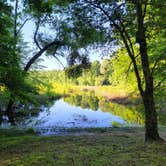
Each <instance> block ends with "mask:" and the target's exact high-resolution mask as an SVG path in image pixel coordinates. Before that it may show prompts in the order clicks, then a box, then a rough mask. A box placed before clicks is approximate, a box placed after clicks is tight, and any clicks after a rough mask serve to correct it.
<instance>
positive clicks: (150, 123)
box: [136, 0, 162, 141]
mask: <svg viewBox="0 0 166 166" xmlns="http://www.w3.org/2000/svg"><path fill="white" fill-rule="evenodd" d="M136 9H137V23H138V32H137V42H138V43H139V45H140V56H141V64H142V70H143V76H144V82H145V90H144V91H142V93H141V96H142V99H143V104H144V108H145V130H146V132H145V141H160V140H162V139H161V138H160V136H159V133H158V123H157V113H156V108H155V102H154V93H153V77H152V74H151V71H150V65H149V59H148V50H147V42H146V35H145V31H146V28H145V26H144V17H145V13H146V6H145V7H144V10H143V2H142V0H137V1H136Z"/></svg>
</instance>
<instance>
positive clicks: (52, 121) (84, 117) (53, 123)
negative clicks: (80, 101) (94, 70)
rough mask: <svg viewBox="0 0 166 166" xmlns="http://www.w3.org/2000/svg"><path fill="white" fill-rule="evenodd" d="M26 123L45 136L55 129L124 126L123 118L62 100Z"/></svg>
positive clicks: (55, 130)
mask: <svg viewBox="0 0 166 166" xmlns="http://www.w3.org/2000/svg"><path fill="white" fill-rule="evenodd" d="M27 123H28V125H29V126H32V127H34V128H36V129H38V130H39V129H41V130H42V131H43V132H48V133H45V134H53V133H54V132H57V129H63V128H89V127H90V128H97V127H98V128H102V127H111V126H112V124H113V123H116V124H119V125H125V124H126V122H125V120H123V118H121V117H119V116H115V115H113V114H111V113H109V112H103V111H102V110H101V109H100V108H98V109H97V110H95V111H94V110H92V109H90V108H81V107H79V106H72V105H70V104H69V103H67V102H65V101H64V99H60V100H57V101H55V102H54V104H53V105H52V107H51V108H50V109H48V110H44V111H43V112H40V113H39V115H38V116H37V117H35V118H33V119H31V122H28V121H27ZM43 134H44V133H43Z"/></svg>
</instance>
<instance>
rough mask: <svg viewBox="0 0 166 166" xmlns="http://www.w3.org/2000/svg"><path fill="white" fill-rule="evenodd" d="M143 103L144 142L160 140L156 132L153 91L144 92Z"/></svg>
mask: <svg viewBox="0 0 166 166" xmlns="http://www.w3.org/2000/svg"><path fill="white" fill-rule="evenodd" d="M142 98H143V103H144V108H145V130H146V131H145V142H147V141H148V142H151V141H160V140H162V139H161V138H160V136H159V133H158V127H157V126H158V123H157V112H156V109H155V103H154V98H153V91H151V90H147V91H146V92H145V93H144V96H143V97H142Z"/></svg>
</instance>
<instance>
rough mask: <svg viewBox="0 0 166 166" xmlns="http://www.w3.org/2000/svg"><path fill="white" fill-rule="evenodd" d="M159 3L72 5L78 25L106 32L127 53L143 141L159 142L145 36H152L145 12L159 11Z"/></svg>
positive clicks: (97, 0)
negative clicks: (138, 101) (140, 112)
mask: <svg viewBox="0 0 166 166" xmlns="http://www.w3.org/2000/svg"><path fill="white" fill-rule="evenodd" d="M158 3H159V4H160V5H161V3H160V2H159V1H156V2H153V1H152V2H151V1H150V0H146V1H143V0H136V1H127V2H119V1H114V0H112V1H107V0H106V1H100V0H84V1H78V3H77V5H75V8H76V11H77V10H78V8H79V10H80V13H79V14H78V13H77V15H75V17H77V18H79V19H81V18H82V19H81V21H83V22H84V25H85V26H92V27H93V28H96V29H98V30H103V31H105V32H107V35H106V36H108V37H110V41H114V43H117V42H118V43H119V44H120V45H121V47H125V49H126V50H127V53H128V56H129V57H130V59H131V62H132V65H133V68H134V73H135V76H136V80H137V86H138V89H139V92H140V95H141V97H142V101H143V104H144V108H145V129H146V132H145V141H161V140H162V139H161V138H160V136H159V134H158V125H157V113H156V109H155V102H154V84H153V83H154V81H153V75H152V73H153V72H152V70H151V67H150V62H149V55H148V46H147V36H148V34H150V33H151V32H150V33H148V31H147V29H148V27H149V26H152V25H151V24H150V23H151V21H152V20H151V19H152V18H151V19H150V18H149V17H148V11H149V10H150V9H151V6H153V7H155V8H156V10H157V9H158V10H159V8H160V7H159V6H160V5H158ZM80 8H81V9H80ZM81 10H82V11H83V12H81ZM86 13H87V14H86ZM135 18H136V19H135ZM147 22H148V23H147ZM112 34H113V35H112ZM156 34H157V33H156ZM156 36H157V35H155V37H156ZM121 41H122V42H121ZM136 43H137V44H139V55H137V54H136V52H135V50H134V45H135V44H136ZM137 58H140V61H141V70H139V69H138V64H137V60H136V59H137Z"/></svg>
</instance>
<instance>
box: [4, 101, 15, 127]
mask: <svg viewBox="0 0 166 166" xmlns="http://www.w3.org/2000/svg"><path fill="white" fill-rule="evenodd" d="M13 104H14V102H13V100H11V99H10V100H9V103H8V106H7V109H6V114H7V117H8V121H9V122H10V124H11V125H15V120H14V108H13Z"/></svg>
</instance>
